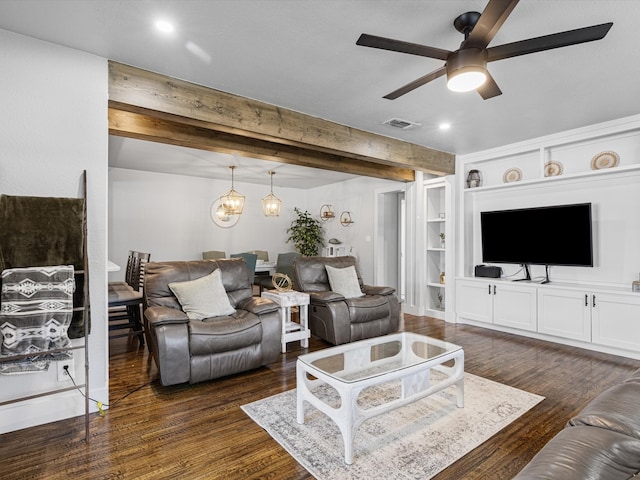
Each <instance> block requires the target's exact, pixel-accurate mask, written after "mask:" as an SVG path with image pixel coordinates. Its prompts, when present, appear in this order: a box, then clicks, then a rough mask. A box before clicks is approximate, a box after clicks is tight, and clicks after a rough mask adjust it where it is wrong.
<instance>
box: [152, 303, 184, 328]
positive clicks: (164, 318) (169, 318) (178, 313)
mask: <svg viewBox="0 0 640 480" xmlns="http://www.w3.org/2000/svg"><path fill="white" fill-rule="evenodd" d="M144 317H145V319H146V320H147V323H148V324H149V326H150V327H156V326H158V325H170V324H174V323H175V324H180V323H189V317H188V316H187V314H186V313H184V312H183V311H182V310H176V309H175V308H171V307H149V308H147V309H146V310H145V311H144Z"/></svg>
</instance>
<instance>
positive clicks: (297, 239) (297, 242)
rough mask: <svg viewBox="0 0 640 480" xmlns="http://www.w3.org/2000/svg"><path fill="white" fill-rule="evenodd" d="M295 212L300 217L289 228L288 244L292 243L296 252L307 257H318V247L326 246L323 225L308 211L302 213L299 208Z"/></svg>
mask: <svg viewBox="0 0 640 480" xmlns="http://www.w3.org/2000/svg"><path fill="white" fill-rule="evenodd" d="M293 210H294V211H295V212H296V215H297V216H298V217H297V218H296V219H294V220H293V221H292V222H291V226H290V227H289V228H287V233H288V234H289V237H288V238H287V243H288V242H292V243H293V245H294V247H295V248H296V251H297V252H298V253H300V254H301V255H303V256H305V257H313V256H316V255H318V247H320V246H323V245H324V243H323V241H322V237H323V231H322V224H321V223H320V221H319V220H317V219H315V218H313V217H312V216H311V214H310V213H309V212H307V211H306V210H305V211H304V212H302V211H301V210H300V209H298V207H295V208H294V209H293Z"/></svg>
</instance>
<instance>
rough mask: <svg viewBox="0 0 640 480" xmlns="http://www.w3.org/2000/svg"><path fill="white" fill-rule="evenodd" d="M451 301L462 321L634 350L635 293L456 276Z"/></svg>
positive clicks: (637, 345) (637, 338) (638, 333)
mask: <svg viewBox="0 0 640 480" xmlns="http://www.w3.org/2000/svg"><path fill="white" fill-rule="evenodd" d="M456 298H457V299H458V302H457V305H456V309H457V310H456V313H457V316H458V318H459V319H460V320H461V321H463V322H464V323H469V324H473V325H478V326H482V325H483V324H485V325H487V326H488V325H491V326H492V327H493V328H495V327H496V326H497V327H507V329H508V330H509V331H513V332H516V333H523V334H526V333H527V332H534V333H539V334H543V335H545V336H549V338H554V339H566V340H575V341H579V342H584V344H585V345H587V344H590V345H593V346H594V347H610V348H613V349H621V350H628V351H631V352H640V295H638V294H635V293H632V292H614V291H613V290H611V289H594V288H581V287H580V286H578V285H574V286H551V285H536V284H531V283H526V284H524V283H522V284H521V283H514V282H510V281H508V280H496V279H482V278H459V279H457V281H456Z"/></svg>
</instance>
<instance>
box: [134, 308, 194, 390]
mask: <svg viewBox="0 0 640 480" xmlns="http://www.w3.org/2000/svg"><path fill="white" fill-rule="evenodd" d="M144 318H145V320H146V328H147V329H148V334H149V337H150V338H151V340H150V341H149V349H150V350H151V353H152V355H153V358H154V360H155V361H156V365H157V366H158V373H159V374H160V383H162V385H164V386H167V385H176V384H178V383H185V382H188V381H189V378H190V376H191V364H190V357H191V355H190V352H189V318H188V317H187V314H186V313H184V312H182V311H181V310H176V309H175V308H170V307H149V308H147V309H146V310H145V311H144Z"/></svg>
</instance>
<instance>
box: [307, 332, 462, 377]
mask: <svg viewBox="0 0 640 480" xmlns="http://www.w3.org/2000/svg"><path fill="white" fill-rule="evenodd" d="M457 350H462V347H459V346H458V345H455V344H453V343H449V342H445V341H442V340H439V339H437V338H431V337H427V336H425V335H419V334H417V333H410V332H402V333H395V334H392V335H384V336H382V337H375V338H370V339H367V340H360V341H358V342H353V343H348V344H345V345H338V346H336V347H330V348H326V349H324V350H319V351H317V352H313V353H308V354H306V355H300V356H299V357H298V361H300V362H303V363H305V364H306V365H309V366H310V367H312V368H314V369H316V370H318V371H319V372H321V373H324V374H326V375H329V376H330V377H332V378H335V379H337V380H340V381H343V382H346V383H351V382H358V381H361V380H365V379H367V378H372V377H376V376H379V375H383V374H385V373H388V372H392V371H397V370H402V369H405V368H409V367H412V366H414V365H418V364H421V363H425V362H427V361H430V360H434V359H436V358H438V357H442V356H444V355H447V354H448V353H451V352H454V351H457Z"/></svg>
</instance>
